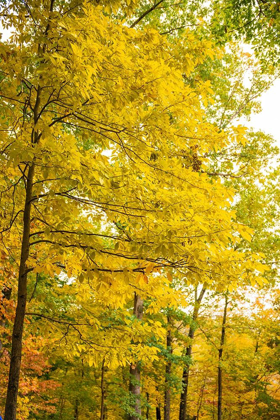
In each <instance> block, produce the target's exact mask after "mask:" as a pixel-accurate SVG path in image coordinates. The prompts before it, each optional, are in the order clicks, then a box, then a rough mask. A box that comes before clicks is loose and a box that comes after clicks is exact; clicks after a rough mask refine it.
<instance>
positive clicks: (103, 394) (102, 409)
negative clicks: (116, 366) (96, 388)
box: [100, 359, 106, 420]
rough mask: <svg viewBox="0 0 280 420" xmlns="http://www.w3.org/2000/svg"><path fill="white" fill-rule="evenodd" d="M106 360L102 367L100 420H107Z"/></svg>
mask: <svg viewBox="0 0 280 420" xmlns="http://www.w3.org/2000/svg"><path fill="white" fill-rule="evenodd" d="M104 363H105V359H103V362H102V367H101V384H100V388H101V403H100V420H105V411H106V407H105V399H106V389H105V385H104V374H105V366H104Z"/></svg>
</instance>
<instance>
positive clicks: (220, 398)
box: [218, 294, 228, 420]
mask: <svg viewBox="0 0 280 420" xmlns="http://www.w3.org/2000/svg"><path fill="white" fill-rule="evenodd" d="M227 307H228V295H227V294H226V296H225V307H224V316H223V323H222V334H221V341H220V348H219V365H218V420H222V404H223V377H222V359H223V350H224V344H225V337H226V321H227Z"/></svg>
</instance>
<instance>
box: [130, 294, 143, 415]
mask: <svg viewBox="0 0 280 420" xmlns="http://www.w3.org/2000/svg"><path fill="white" fill-rule="evenodd" d="M133 314H134V315H135V316H136V318H137V319H139V320H142V319H143V300H142V299H141V298H140V296H139V295H137V294H136V293H135V296H134V311H133ZM129 391H130V393H131V395H132V396H133V398H134V401H133V409H134V414H133V415H130V417H129V420H140V419H141V374H140V368H139V364H138V363H136V365H130V384H129Z"/></svg>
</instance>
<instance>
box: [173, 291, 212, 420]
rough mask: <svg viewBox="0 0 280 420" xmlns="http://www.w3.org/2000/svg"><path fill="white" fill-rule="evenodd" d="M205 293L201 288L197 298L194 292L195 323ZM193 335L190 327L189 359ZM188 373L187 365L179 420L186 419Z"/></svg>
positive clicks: (183, 379)
mask: <svg viewBox="0 0 280 420" xmlns="http://www.w3.org/2000/svg"><path fill="white" fill-rule="evenodd" d="M205 292H206V288H205V287H204V286H203V287H202V289H201V291H200V294H199V296H197V289H196V290H195V303H194V310H193V316H192V320H193V322H195V321H196V320H197V317H198V312H199V308H200V305H201V301H202V299H203V296H204V294H205ZM194 333H195V326H194V325H191V326H190V329H189V334H188V338H189V340H190V344H189V345H188V347H187V348H186V351H185V355H186V356H188V357H189V358H191V355H192V340H193V338H194ZM189 373H190V366H189V365H188V364H187V365H185V366H184V369H183V376H182V392H181V398H180V411H179V420H186V419H187V401H188V387H189Z"/></svg>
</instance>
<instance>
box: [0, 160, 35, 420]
mask: <svg viewBox="0 0 280 420" xmlns="http://www.w3.org/2000/svg"><path fill="white" fill-rule="evenodd" d="M33 179H34V163H32V164H31V165H30V167H29V170H28V174H27V182H26V196H25V206H24V214H23V236H22V245H21V258H20V266H19V276H18V295H17V307H16V316H15V321H14V327H13V336H12V351H11V362H10V372H9V383H8V390H7V399H6V407H5V416H4V419H5V420H16V407H17V396H18V386H19V376H20V366H21V354H22V335H23V325H24V318H25V310H26V301H27V273H28V268H27V259H28V256H29V235H30V220H31V219H30V215H31V199H32V188H33Z"/></svg>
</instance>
